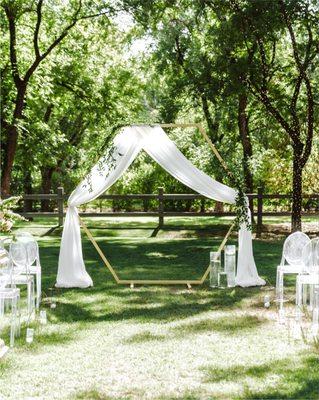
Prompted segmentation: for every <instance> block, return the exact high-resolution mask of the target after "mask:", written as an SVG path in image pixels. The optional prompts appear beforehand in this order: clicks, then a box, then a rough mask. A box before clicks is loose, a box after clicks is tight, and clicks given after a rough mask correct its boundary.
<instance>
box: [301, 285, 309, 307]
mask: <svg viewBox="0 0 319 400" xmlns="http://www.w3.org/2000/svg"><path fill="white" fill-rule="evenodd" d="M307 286H308V285H302V304H303V305H304V306H306V305H307V299H308V287H307Z"/></svg>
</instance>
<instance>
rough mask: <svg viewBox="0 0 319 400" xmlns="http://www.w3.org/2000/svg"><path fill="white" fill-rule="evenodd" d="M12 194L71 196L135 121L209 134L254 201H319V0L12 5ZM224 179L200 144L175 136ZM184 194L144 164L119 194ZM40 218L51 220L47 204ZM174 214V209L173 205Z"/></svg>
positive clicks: (4, 19) (6, 93) (8, 18)
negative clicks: (264, 195)
mask: <svg viewBox="0 0 319 400" xmlns="http://www.w3.org/2000/svg"><path fill="white" fill-rule="evenodd" d="M0 14H1V15H0V16H1V22H0V23H1V28H2V31H3V32H4V35H3V36H2V38H1V58H0V66H1V81H2V85H1V128H2V130H1V140H2V147H1V173H2V179H1V187H2V194H3V195H7V194H9V193H10V192H11V193H14V194H17V193H23V192H25V193H32V192H44V193H49V192H50V191H54V190H56V188H57V186H59V185H63V186H64V187H65V189H66V191H68V192H69V191H71V190H72V188H74V186H75V184H76V183H77V182H78V181H79V180H80V178H81V177H82V176H83V174H85V172H86V171H87V170H88V168H90V166H91V165H92V163H93V161H94V160H95V159H96V158H97V156H98V155H99V154H100V152H101V149H103V148H104V147H105V146H106V145H107V143H108V141H109V140H110V139H111V136H112V134H113V131H114V129H113V127H115V126H116V125H118V124H123V123H125V121H129V122H131V123H132V122H133V121H137V122H172V121H183V122H185V121H190V122H191V121H192V122H200V123H202V124H203V125H205V127H206V128H207V131H208V132H209V135H210V137H211V139H212V141H213V142H214V143H215V144H216V146H217V147H218V149H219V150H220V152H221V154H222V155H223V157H224V158H225V159H226V160H227V163H228V164H229V165H230V166H231V168H232V170H233V171H234V172H235V173H236V175H237V176H240V177H241V179H242V181H243V183H244V185H245V186H246V189H247V191H249V192H252V191H254V190H255V189H256V187H257V186H263V187H264V188H265V190H266V191H268V192H282V193H288V192H293V224H294V227H295V228H298V227H299V226H300V208H301V199H302V192H304V193H306V192H309V193H312V192H314V191H319V183H318V176H319V166H318V165H319V163H318V161H319V160H318V156H319V154H318V153H319V139H318V118H319V117H318V105H319V93H318V86H319V85H318V83H319V73H318V63H319V4H318V1H316V0H269V1H264V0H212V1H211V0H207V1H206V0H195V1H187V0H179V1H166V0H160V1H156V2H153V1H137V0H122V1H117V2H113V1H112V2H108V1H106V0H105V1H103V2H94V1H90V0H85V1H84V0H83V1H80V0H74V1H73V0H72V1H62V0H60V1H59V0H53V1H48V0H47V1H45V0H38V1H24V0H2V1H1V8H0ZM169 134H170V136H171V137H172V138H173V139H174V140H175V141H176V143H177V144H178V146H179V148H180V149H181V150H182V151H183V152H184V154H185V155H186V156H187V157H189V158H190V159H191V160H192V161H193V162H194V163H195V164H196V165H197V166H198V167H200V168H201V169H203V170H204V171H206V172H207V173H209V174H211V175H212V176H214V177H215V178H216V179H218V180H220V181H225V183H231V182H229V181H228V180H227V177H225V174H224V171H222V169H221V167H220V165H219V163H218V162H217V160H216V159H215V158H214V157H213V156H212V155H211V153H210V151H209V149H208V148H207V145H206V144H205V143H204V142H203V140H202V139H201V137H200V136H199V134H198V132H194V131H191V130H175V131H171V132H169ZM163 185H164V186H165V190H166V191H170V192H178V191H180V192H185V191H186V189H185V187H182V186H181V184H179V183H178V182H176V181H175V180H174V179H172V178H170V177H168V175H167V174H166V173H164V172H163V171H162V170H161V169H160V168H159V167H158V166H156V165H154V163H152V162H151V160H150V159H149V157H147V156H146V155H144V154H141V156H140V157H139V158H138V160H137V161H136V162H135V163H134V165H133V167H132V168H131V169H130V171H129V172H128V173H127V174H126V176H125V177H124V178H123V179H122V180H121V181H120V182H118V184H117V185H116V187H114V188H113V190H114V191H115V192H120V193H126V192H153V191H156V188H157V187H158V186H163ZM42 207H43V208H44V209H46V208H47V207H48V204H46V203H45V202H44V203H43V204H42ZM172 207H173V205H172Z"/></svg>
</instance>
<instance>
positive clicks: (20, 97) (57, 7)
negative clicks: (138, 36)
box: [1, 0, 109, 194]
mask: <svg viewBox="0 0 319 400" xmlns="http://www.w3.org/2000/svg"><path fill="white" fill-rule="evenodd" d="M43 3H44V1H43V0H38V1H37V2H36V3H35V2H32V3H31V4H30V2H24V1H22V2H21V1H18V0H15V1H11V0H10V1H7V0H5V1H3V2H2V4H1V7H2V9H3V11H4V14H5V17H6V21H7V29H8V34H9V65H10V70H11V75H12V79H13V82H14V88H15V95H14V100H13V107H12V109H11V112H9V113H8V114H6V115H4V116H3V119H2V127H3V130H4V135H5V141H4V143H3V146H4V159H3V164H2V180H1V188H2V192H3V194H8V193H9V192H10V183H11V175H12V167H13V163H14V159H15V155H16V151H17V143H18V137H19V133H20V131H21V128H22V127H23V120H24V116H25V115H24V113H25V109H26V106H27V91H28V87H29V85H30V81H31V79H32V77H33V76H34V74H35V72H36V71H37V70H38V69H39V67H40V65H41V64H42V63H43V62H44V61H45V60H46V59H47V58H48V57H49V56H50V54H51V53H52V52H53V50H54V49H56V48H57V47H59V46H60V45H61V43H62V42H63V40H64V39H65V38H66V37H67V36H68V34H69V32H70V31H71V30H72V28H74V26H75V25H76V24H77V23H78V22H79V21H81V20H85V19H91V18H94V17H97V16H100V15H105V14H107V13H109V9H108V8H107V7H106V5H104V8H103V10H102V11H99V10H96V7H95V6H92V3H91V2H87V3H86V5H85V8H84V7H83V6H82V1H81V0H79V2H78V3H77V4H75V3H70V5H69V8H67V10H65V7H63V5H61V4H51V8H52V7H53V8H54V10H49V11H48V10H47V12H48V13H49V14H50V11H53V12H52V14H50V18H53V15H54V14H55V13H57V12H59V11H60V12H61V15H60V16H59V18H60V19H59V23H58V24H57V25H60V21H61V20H63V21H65V23H64V26H63V27H61V30H60V32H56V31H55V30H54V29H53V32H52V29H51V30H50V27H51V28H52V21H45V22H46V26H45V28H46V29H45V35H43V36H45V40H43V41H42V43H41V40H40V38H41V29H42V28H43V26H42V25H43V22H44V16H45V13H44V11H43ZM74 4H75V5H74ZM24 18H27V20H28V22H29V23H32V22H33V19H35V22H34V25H33V28H32V42H33V53H34V56H33V59H32V60H26V59H25V58H24V57H23V55H22V54H21V52H19V43H18V42H19V39H21V38H20V37H19V34H18V32H19V30H18V28H19V22H20V21H21V20H22V19H24ZM43 42H44V43H43Z"/></svg>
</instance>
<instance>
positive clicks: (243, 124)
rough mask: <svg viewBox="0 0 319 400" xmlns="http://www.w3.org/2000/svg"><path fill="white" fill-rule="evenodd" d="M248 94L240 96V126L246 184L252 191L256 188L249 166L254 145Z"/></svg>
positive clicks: (249, 190)
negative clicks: (248, 111)
mask: <svg viewBox="0 0 319 400" xmlns="http://www.w3.org/2000/svg"><path fill="white" fill-rule="evenodd" d="M247 101H248V99H247V95H246V94H240V95H239V97H238V128H239V134H240V139H241V143H242V146H243V171H244V179H245V185H246V189H247V191H248V192H250V193H252V192H253V190H254V184H253V174H252V173H251V170H250V168H249V160H250V158H251V157H252V155H253V147H252V144H251V139H250V135H249V130H248V116H247V110H246V109H247Z"/></svg>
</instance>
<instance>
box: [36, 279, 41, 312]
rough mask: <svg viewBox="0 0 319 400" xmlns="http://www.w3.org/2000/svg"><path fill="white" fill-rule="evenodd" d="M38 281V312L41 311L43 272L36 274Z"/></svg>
mask: <svg viewBox="0 0 319 400" xmlns="http://www.w3.org/2000/svg"><path fill="white" fill-rule="evenodd" d="M36 281H37V310H38V311H39V308H40V303H41V290H42V288H41V271H40V272H38V273H37V274H36Z"/></svg>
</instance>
